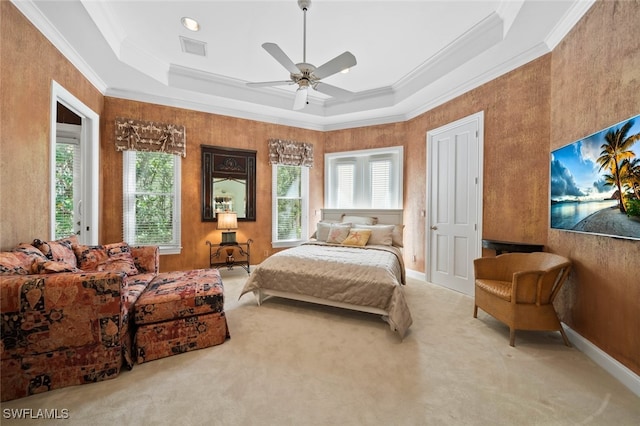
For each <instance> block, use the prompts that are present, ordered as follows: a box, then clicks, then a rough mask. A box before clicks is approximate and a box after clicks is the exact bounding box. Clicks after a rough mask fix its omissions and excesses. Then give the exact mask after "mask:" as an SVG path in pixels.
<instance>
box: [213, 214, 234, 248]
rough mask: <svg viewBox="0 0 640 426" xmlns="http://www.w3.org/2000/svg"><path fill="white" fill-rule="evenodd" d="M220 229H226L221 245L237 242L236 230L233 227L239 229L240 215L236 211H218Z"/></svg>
mask: <svg viewBox="0 0 640 426" xmlns="http://www.w3.org/2000/svg"><path fill="white" fill-rule="evenodd" d="M216 216H217V217H218V229H226V231H223V232H222V242H221V243H220V245H230V244H236V232H235V231H231V230H232V229H238V217H237V214H236V212H224V213H218V214H217V215H216Z"/></svg>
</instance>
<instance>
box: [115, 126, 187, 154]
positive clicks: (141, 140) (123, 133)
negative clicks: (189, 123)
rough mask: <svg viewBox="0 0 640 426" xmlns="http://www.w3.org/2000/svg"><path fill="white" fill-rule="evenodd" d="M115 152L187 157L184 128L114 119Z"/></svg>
mask: <svg viewBox="0 0 640 426" xmlns="http://www.w3.org/2000/svg"><path fill="white" fill-rule="evenodd" d="M116 151H150V152H166V153H167V154H175V155H179V156H181V157H186V156H187V145H186V135H185V128H184V126H176V125H174V124H164V123H154V122H153V121H139V120H132V119H129V118H116Z"/></svg>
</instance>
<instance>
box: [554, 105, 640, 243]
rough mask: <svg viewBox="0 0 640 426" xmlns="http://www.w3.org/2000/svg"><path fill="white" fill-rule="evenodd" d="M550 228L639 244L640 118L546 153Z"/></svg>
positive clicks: (636, 117) (634, 118)
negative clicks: (548, 159) (632, 241)
mask: <svg viewBox="0 0 640 426" xmlns="http://www.w3.org/2000/svg"><path fill="white" fill-rule="evenodd" d="M550 194H551V202H550V208H551V214H550V222H551V228H553V229H561V230H565V231H574V232H586V233H592V234H598V235H606V236H611V237H618V238H629V239H638V240H640V115H636V116H635V117H631V118H629V119H627V120H624V121H621V122H620V123H617V124H614V125H613V126H610V127H608V128H606V129H603V130H600V131H599V132H597V133H594V134H592V135H590V136H587V137H585V138H584V139H580V140H578V141H576V142H573V143H571V144H569V145H566V146H564V147H562V148H559V149H557V150H555V151H553V152H551V191H550Z"/></svg>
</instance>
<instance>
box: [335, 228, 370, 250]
mask: <svg viewBox="0 0 640 426" xmlns="http://www.w3.org/2000/svg"><path fill="white" fill-rule="evenodd" d="M369 237H371V230H370V229H353V228H351V230H350V231H349V235H347V238H345V239H344V241H342V245H343V246H356V247H364V246H365V245H367V241H369Z"/></svg>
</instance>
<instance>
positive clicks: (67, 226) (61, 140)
mask: <svg viewBox="0 0 640 426" xmlns="http://www.w3.org/2000/svg"><path fill="white" fill-rule="evenodd" d="M55 185H56V208H55V215H56V222H55V239H59V238H63V237H68V236H69V235H74V234H79V231H80V227H79V222H80V218H79V217H78V215H77V210H78V209H77V207H78V206H79V205H80V140H79V139H78V138H77V137H62V136H59V137H57V139H56V180H55Z"/></svg>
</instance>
